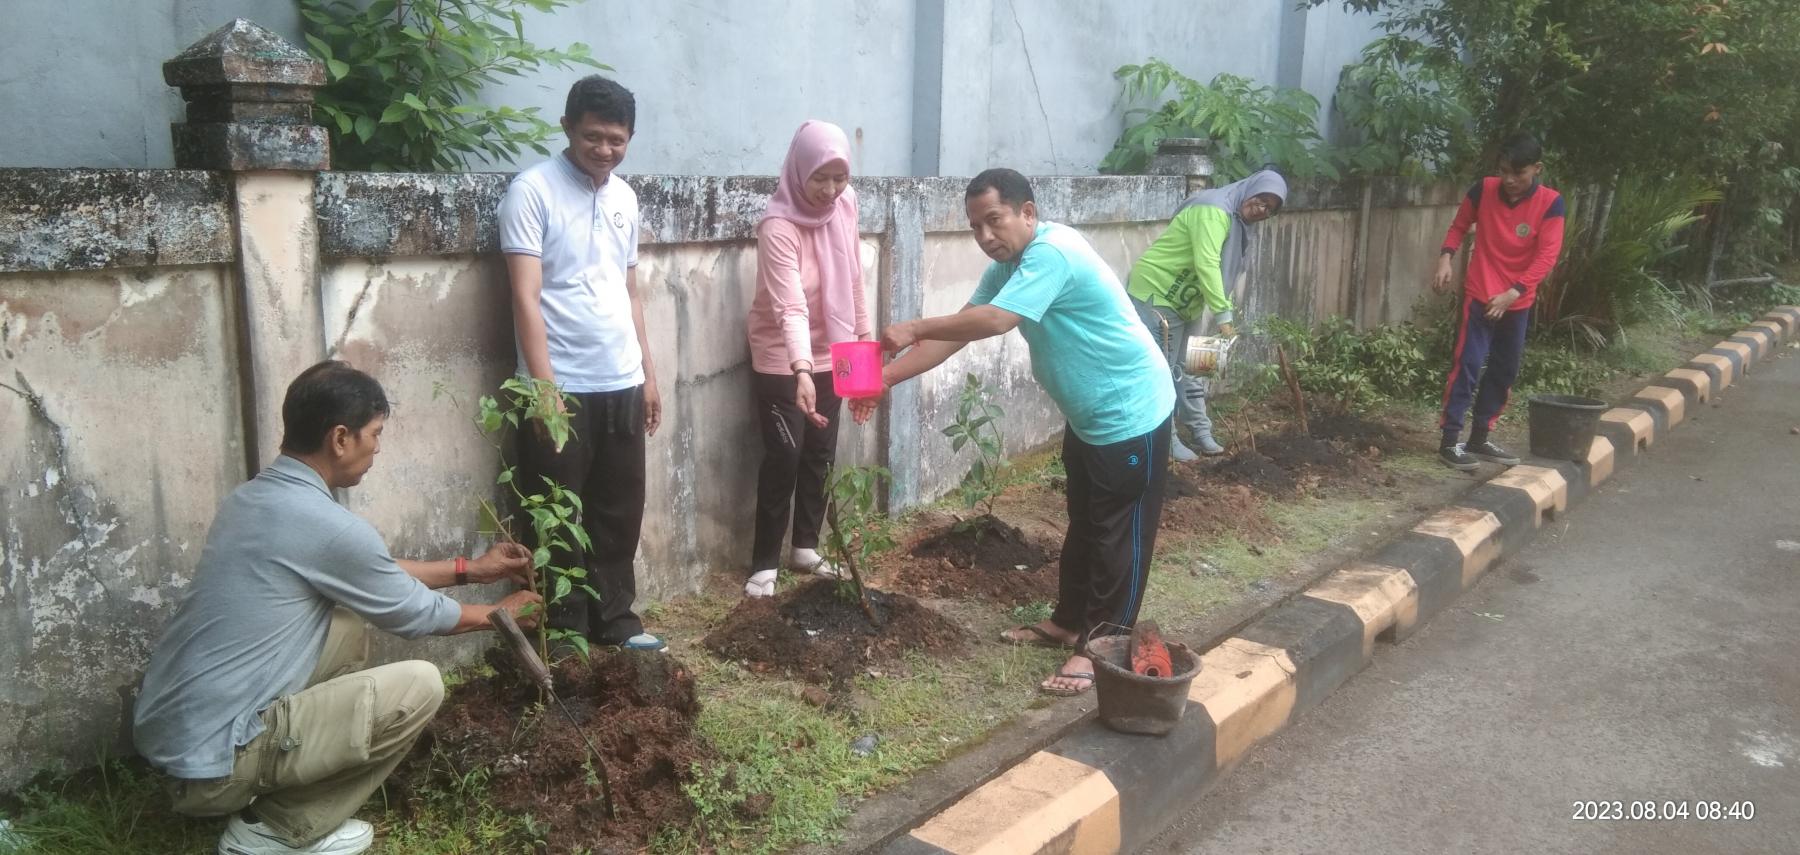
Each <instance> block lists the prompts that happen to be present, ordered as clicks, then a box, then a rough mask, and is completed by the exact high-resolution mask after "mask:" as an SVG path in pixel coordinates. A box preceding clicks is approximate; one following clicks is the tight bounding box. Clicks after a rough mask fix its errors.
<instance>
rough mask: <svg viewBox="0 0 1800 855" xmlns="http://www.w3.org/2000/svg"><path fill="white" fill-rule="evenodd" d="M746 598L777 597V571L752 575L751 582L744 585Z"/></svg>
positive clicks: (763, 571) (761, 571) (760, 571)
mask: <svg viewBox="0 0 1800 855" xmlns="http://www.w3.org/2000/svg"><path fill="white" fill-rule="evenodd" d="M744 596H746V597H773V596H775V571H773V570H758V571H756V572H755V573H753V574H751V576H750V581H748V582H745V583H744Z"/></svg>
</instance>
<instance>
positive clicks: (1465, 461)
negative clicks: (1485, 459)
mask: <svg viewBox="0 0 1800 855" xmlns="http://www.w3.org/2000/svg"><path fill="white" fill-rule="evenodd" d="M1438 459H1439V460H1442V461H1443V462H1444V465H1445V466H1448V467H1450V468H1451V469H1455V470H1458V471H1461V472H1470V471H1473V470H1476V469H1480V468H1481V461H1479V460H1476V459H1475V458H1474V457H1471V456H1469V453H1468V452H1466V451H1463V445H1462V443H1460V442H1459V443H1457V444H1455V445H1446V446H1444V447H1443V448H1440V449H1438Z"/></svg>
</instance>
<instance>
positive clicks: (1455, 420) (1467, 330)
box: [1438, 298, 1531, 445]
mask: <svg viewBox="0 0 1800 855" xmlns="http://www.w3.org/2000/svg"><path fill="white" fill-rule="evenodd" d="M1530 324H1531V310H1530V309H1514V310H1512V311H1509V312H1506V313H1505V314H1503V315H1501V316H1500V320H1497V321H1490V320H1488V319H1487V304H1485V303H1482V302H1481V301H1480V300H1472V299H1467V298H1465V299H1464V300H1463V307H1462V323H1461V324H1460V325H1459V326H1458V327H1457V332H1456V353H1455V355H1454V356H1452V357H1451V361H1450V379H1449V381H1448V382H1446V383H1445V384H1444V417H1443V420H1442V421H1440V422H1439V423H1438V427H1440V428H1442V429H1443V432H1444V444H1445V445H1454V444H1456V441H1457V439H1458V438H1460V437H1461V436H1462V428H1463V415H1464V414H1465V413H1467V412H1468V411H1469V399H1470V398H1471V397H1473V398H1474V399H1475V414H1474V419H1473V421H1474V427H1473V428H1472V429H1471V430H1470V436H1471V437H1473V438H1474V439H1475V440H1477V441H1479V440H1480V439H1482V438H1485V437H1486V436H1487V434H1488V431H1490V430H1493V429H1494V422H1496V421H1499V420H1500V413H1501V412H1503V411H1505V409H1506V401H1507V399H1508V398H1509V397H1511V396H1512V384H1513V381H1514V380H1517V379H1519V358H1520V357H1521V356H1522V355H1523V354H1524V353H1525V330H1526V329H1527V328H1528V327H1529V326H1530ZM1484 367H1485V368H1486V370H1485V371H1484V370H1482V369H1483V368H1484ZM1478 385H1479V387H1480V389H1479V391H1477V388H1476V387H1477V386H1478Z"/></svg>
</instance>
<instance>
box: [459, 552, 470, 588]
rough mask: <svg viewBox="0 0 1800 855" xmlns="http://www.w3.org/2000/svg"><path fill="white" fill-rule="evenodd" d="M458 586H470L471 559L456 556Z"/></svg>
mask: <svg viewBox="0 0 1800 855" xmlns="http://www.w3.org/2000/svg"><path fill="white" fill-rule="evenodd" d="M456 584H458V585H467V584H469V559H467V558H464V557H462V556H461V555H458V556H456Z"/></svg>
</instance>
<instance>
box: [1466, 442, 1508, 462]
mask: <svg viewBox="0 0 1800 855" xmlns="http://www.w3.org/2000/svg"><path fill="white" fill-rule="evenodd" d="M1468 452H1469V453H1470V454H1473V455H1475V456H1476V457H1479V458H1481V459H1482V460H1486V461H1489V462H1492V463H1499V464H1501V465H1503V466H1517V465H1519V456H1518V455H1516V454H1514V453H1512V452H1510V451H1507V450H1506V449H1504V448H1501V447H1500V444H1499V443H1497V442H1494V441H1493V440H1491V439H1484V440H1482V441H1480V442H1471V443H1469V445H1468Z"/></svg>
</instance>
